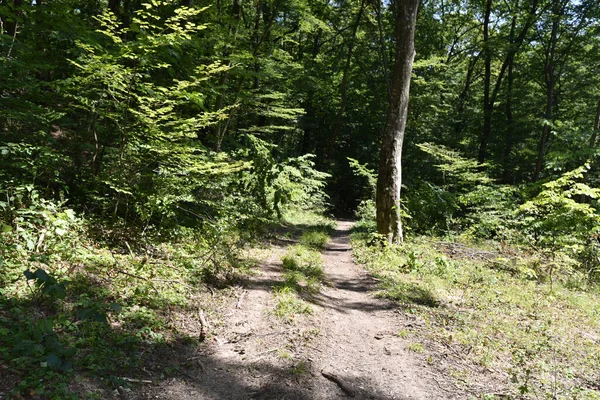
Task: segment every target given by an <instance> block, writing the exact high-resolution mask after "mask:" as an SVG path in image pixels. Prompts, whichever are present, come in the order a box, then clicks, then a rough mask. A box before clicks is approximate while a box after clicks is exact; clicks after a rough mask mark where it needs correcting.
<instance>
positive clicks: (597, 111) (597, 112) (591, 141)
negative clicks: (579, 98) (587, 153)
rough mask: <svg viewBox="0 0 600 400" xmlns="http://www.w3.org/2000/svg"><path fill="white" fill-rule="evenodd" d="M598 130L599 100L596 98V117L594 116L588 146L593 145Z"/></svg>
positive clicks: (599, 121) (599, 126) (599, 116)
mask: <svg viewBox="0 0 600 400" xmlns="http://www.w3.org/2000/svg"><path fill="white" fill-rule="evenodd" d="M598 130H600V100H598V104H596V117H595V118H594V130H593V131H592V136H591V137H590V147H594V146H595V145H596V138H597V137H598Z"/></svg>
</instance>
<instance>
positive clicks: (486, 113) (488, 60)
mask: <svg viewBox="0 0 600 400" xmlns="http://www.w3.org/2000/svg"><path fill="white" fill-rule="evenodd" d="M491 11H492V0H487V1H486V6H485V14H484V19H483V63H484V66H485V72H484V76H483V132H482V133H481V140H480V142H479V155H478V156H477V161H479V163H480V164H483V162H484V161H485V155H486V152H487V145H488V142H489V140H490V136H491V135H492V111H493V110H494V105H493V104H492V103H490V87H491V82H492V51H491V49H490V43H489V39H490V33H489V32H490V30H489V29H490V14H491Z"/></svg>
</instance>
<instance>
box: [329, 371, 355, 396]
mask: <svg viewBox="0 0 600 400" xmlns="http://www.w3.org/2000/svg"><path fill="white" fill-rule="evenodd" d="M321 375H323V376H324V377H325V378H327V379H328V380H330V381H332V382H333V383H335V384H336V385H338V387H339V388H340V389H341V390H342V392H344V394H346V396H348V397H356V393H355V392H354V389H352V388H351V387H350V385H348V384H347V383H346V382H344V381H343V380H342V378H340V377H337V376H335V375H333V374H331V373H329V372H325V371H321Z"/></svg>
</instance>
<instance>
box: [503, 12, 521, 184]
mask: <svg viewBox="0 0 600 400" xmlns="http://www.w3.org/2000/svg"><path fill="white" fill-rule="evenodd" d="M516 26H517V16H516V15H514V16H513V18H512V21H511V23H510V42H511V43H512V41H513V39H514V36H515V30H516ZM513 67H514V59H511V60H510V64H509V65H508V75H507V77H506V79H507V80H508V87H507V88H506V142H505V143H504V154H503V157H502V166H503V169H502V180H503V181H504V182H506V183H508V181H509V180H510V178H511V176H512V174H511V168H510V153H511V152H512V146H513V137H514V134H513V129H514V127H513V114H512V91H513V85H514V80H515V77H514V74H513Z"/></svg>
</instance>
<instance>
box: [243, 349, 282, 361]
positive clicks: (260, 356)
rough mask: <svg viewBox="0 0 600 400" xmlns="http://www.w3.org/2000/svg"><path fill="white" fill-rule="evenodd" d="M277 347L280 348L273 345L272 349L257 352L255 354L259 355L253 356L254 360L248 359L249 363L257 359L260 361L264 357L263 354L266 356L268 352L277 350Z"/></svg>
mask: <svg viewBox="0 0 600 400" xmlns="http://www.w3.org/2000/svg"><path fill="white" fill-rule="evenodd" d="M279 349H280V348H279V347H274V348H272V349H269V350H267V351H263V352H262V353H258V354H257V356H259V357H257V358H255V359H254V360H252V361H250V363H255V362H257V361H260V360H262V359H263V358H265V356H266V355H267V354H269V353H272V352H274V351H277V350H279Z"/></svg>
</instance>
